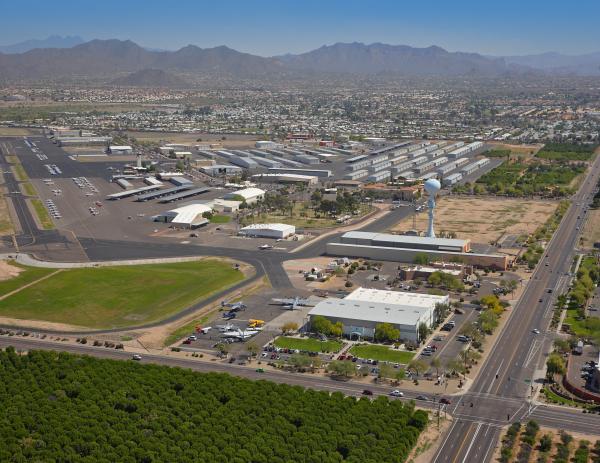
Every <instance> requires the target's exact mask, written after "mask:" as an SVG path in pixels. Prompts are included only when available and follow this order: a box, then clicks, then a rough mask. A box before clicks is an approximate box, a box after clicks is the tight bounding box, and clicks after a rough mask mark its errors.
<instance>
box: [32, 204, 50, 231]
mask: <svg viewBox="0 0 600 463" xmlns="http://www.w3.org/2000/svg"><path fill="white" fill-rule="evenodd" d="M30 201H31V205H32V206H33V209H34V210H35V213H36V215H37V217H38V219H39V221H40V224H41V225H42V228H43V229H44V230H52V229H53V228H54V223H53V222H52V219H51V218H50V214H48V210H47V209H46V208H45V207H44V203H42V202H41V201H40V200H39V199H31V200H30Z"/></svg>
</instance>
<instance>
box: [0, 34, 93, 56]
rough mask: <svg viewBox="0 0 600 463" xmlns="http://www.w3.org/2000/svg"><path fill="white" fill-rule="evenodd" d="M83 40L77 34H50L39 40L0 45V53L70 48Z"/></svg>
mask: <svg viewBox="0 0 600 463" xmlns="http://www.w3.org/2000/svg"><path fill="white" fill-rule="evenodd" d="M84 42H85V40H83V39H82V38H81V37H79V36H78V35H73V36H71V35H67V36H65V37H62V36H60V35H51V36H50V37H48V38H46V39H41V40H40V39H31V40H25V41H23V42H19V43H13V44H11V45H0V53H25V52H26V51H29V50H33V49H35V48H71V47H74V46H75V45H79V44H81V43H84Z"/></svg>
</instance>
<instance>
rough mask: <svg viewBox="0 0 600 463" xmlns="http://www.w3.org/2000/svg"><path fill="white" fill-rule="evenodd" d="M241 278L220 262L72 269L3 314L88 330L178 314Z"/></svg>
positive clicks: (9, 303)
mask: <svg viewBox="0 0 600 463" xmlns="http://www.w3.org/2000/svg"><path fill="white" fill-rule="evenodd" d="M30 271H39V269H31V268H27V272H24V273H23V274H21V275H20V276H19V278H23V279H28V280H31V279H32V278H31V277H28V276H27V274H28V273H29V272H30ZM243 278H244V276H243V274H242V273H241V272H240V271H238V270H234V269H233V268H232V267H231V265H230V264H229V263H226V262H220V261H217V260H205V261H199V262H182V263H173V264H157V265H131V266H117V267H97V268H81V269H69V270H65V271H63V272H60V273H58V274H56V275H53V276H52V277H50V278H48V279H46V280H44V281H42V282H40V283H38V284H35V285H33V286H31V287H29V288H25V289H24V290H22V291H19V292H18V293H15V294H14V295H12V296H9V297H8V298H6V299H4V300H2V301H0V315H2V316H6V317H13V318H19V319H25V320H45V321H49V322H56V323H69V324H73V325H79V326H86V327H90V328H113V327H114V328H119V327H127V326H134V325H140V324H144V323H149V322H152V321H156V320H161V319H163V318H165V317H167V316H169V315H172V314H174V313H177V312H179V311H181V310H183V309H185V308H187V307H189V306H190V305H192V304H193V303H196V302H199V301H201V300H202V299H204V298H206V297H208V296H209V295H210V294H213V293H215V292H217V291H219V290H221V289H224V288H226V287H228V286H231V285H232V284H234V283H237V282H239V281H241V280H243ZM2 284H4V285H8V284H11V283H10V280H9V281H6V282H2ZM12 285H13V286H14V285H15V284H14V283H12ZM17 287H18V286H17ZM1 288H2V287H1V286H0V289H1Z"/></svg>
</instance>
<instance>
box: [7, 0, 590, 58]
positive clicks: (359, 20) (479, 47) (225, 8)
mask: <svg viewBox="0 0 600 463" xmlns="http://www.w3.org/2000/svg"><path fill="white" fill-rule="evenodd" d="M59 3H60V5H59V7H60V6H62V8H59V9H60V14H59V16H58V17H55V16H56V11H57V4H56V3H54V4H52V5H48V4H47V3H45V2H42V1H40V0H25V1H23V2H19V3H18V4H10V5H6V6H4V8H3V13H4V17H5V20H6V21H5V23H6V24H5V27H3V29H2V30H1V31H0V43H2V44H4V46H6V45H13V44H16V43H20V42H24V41H28V40H44V38H40V37H49V36H53V35H58V36H80V37H83V38H84V39H85V40H86V41H89V40H92V39H94V38H97V39H101V40H106V39H112V38H115V39H120V40H131V41H133V42H135V43H137V44H138V45H140V46H143V47H144V48H150V49H164V50H177V49H180V48H182V47H184V46H186V45H188V44H192V45H196V46H198V47H200V48H212V47H215V46H219V45H225V46H227V47H229V48H233V49H235V50H238V51H241V52H244V53H250V54H253V55H258V56H263V57H272V56H278V55H284V54H287V53H291V54H298V53H304V52H307V51H310V50H314V49H316V48H320V47H321V46H323V45H324V44H335V43H352V42H360V43H365V44H371V43H384V44H391V45H408V46H411V47H415V48H427V47H428V46H432V45H435V46H439V47H441V48H444V49H445V50H447V51H449V52H456V51H461V52H470V53H479V54H481V55H485V56H524V55H530V54H542V53H549V52H556V53H559V54H565V55H582V54H588V53H595V52H598V51H599V50H598V46H597V44H598V43H600V30H598V28H597V27H596V24H595V18H597V17H598V16H599V15H600V4H598V3H597V2H592V1H587V0H586V1H584V2H580V3H582V4H579V5H578V8H577V9H576V11H574V9H571V8H568V7H567V6H565V5H564V3H563V2H558V1H550V2H542V1H540V0H534V1H531V2H527V5H523V4H522V3H519V2H517V1H515V0H509V1H507V2H505V3H504V4H503V8H502V10H501V11H497V10H496V9H494V8H493V7H492V6H488V5H480V4H479V3H477V2H474V1H472V0H466V1H462V2H460V4H458V5H457V4H452V5H447V4H445V3H443V2H441V1H437V2H434V5H433V6H432V5H431V4H428V6H425V5H412V4H410V5H405V4H397V3H396V2H392V1H389V0H382V1H380V2H378V4H377V8H366V7H365V5H364V4H363V3H362V2H360V1H358V0H348V1H344V2H342V1H340V0H333V1H330V2H327V3H326V4H325V5H321V4H319V3H318V2H316V1H315V0H308V1H306V2H303V4H302V8H298V7H297V6H295V5H294V4H280V3H278V2H275V1H274V0H258V1H255V2H252V3H251V4H246V3H244V2H240V1H228V2H224V3H222V4H210V5H204V4H196V3H195V2H187V1H184V2H179V3H178V4H177V5H169V6H168V7H165V5H164V4H163V3H162V2H158V1H156V0H150V1H147V2H142V1H141V0H134V1H131V2H127V3H126V4H123V3H122V2H120V3H117V2H116V1H115V0H107V1H105V2H103V3H102V4H91V5H87V6H86V9H85V11H81V9H80V8H79V7H78V6H79V5H78V4H77V3H76V2H74V1H73V0H61V1H60V2H59ZM142 6H143V8H142ZM107 11H118V12H120V13H121V14H119V15H111V16H110V19H104V17H105V16H106V12H107ZM517 13H518V14H517ZM49 17H51V18H52V20H49V19H48V18H49ZM131 17H134V18H137V20H131V19H129V18H131ZM567 24H577V27H576V28H572V27H571V28H566V27H564V26H565V25H567ZM24 26H26V27H24ZM31 30H35V31H36V34H35V35H36V36H37V37H32V36H31ZM157 31H159V32H164V34H162V33H157ZM298 37H303V40H302V41H299V40H298ZM475 44H476V45H475Z"/></svg>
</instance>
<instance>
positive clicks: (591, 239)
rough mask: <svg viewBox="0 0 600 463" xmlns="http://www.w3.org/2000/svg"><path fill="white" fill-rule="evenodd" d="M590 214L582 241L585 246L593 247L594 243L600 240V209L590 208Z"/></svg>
mask: <svg viewBox="0 0 600 463" xmlns="http://www.w3.org/2000/svg"><path fill="white" fill-rule="evenodd" d="M588 215H589V217H588V219H587V221H586V223H585V228H584V229H583V234H582V236H581V241H582V245H583V247H585V248H589V249H591V248H593V246H594V243H596V242H599V241H600V209H596V210H592V209H590V210H588Z"/></svg>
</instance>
